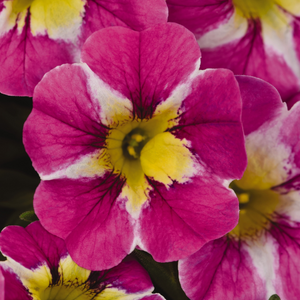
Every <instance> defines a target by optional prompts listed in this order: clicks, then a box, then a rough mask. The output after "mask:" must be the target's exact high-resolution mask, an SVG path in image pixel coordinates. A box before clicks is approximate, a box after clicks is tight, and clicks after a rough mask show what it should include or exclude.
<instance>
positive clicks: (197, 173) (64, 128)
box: [24, 24, 246, 269]
mask: <svg viewBox="0 0 300 300" xmlns="http://www.w3.org/2000/svg"><path fill="white" fill-rule="evenodd" d="M199 58H200V51H199V47H198V45H197V43H196V42H195V39H194V37H193V35H192V34H191V33H190V32H189V31H188V30H186V29H184V28H183V27H182V26H180V25H176V24H164V25H157V26H155V27H153V28H151V29H148V30H145V31H142V32H140V33H139V32H134V31H132V30H129V29H125V28H121V27H115V28H107V29H103V30H100V31H98V32H97V33H95V34H94V35H92V36H91V37H90V39H89V40H88V41H87V42H86V44H85V45H84V47H83V53H82V62H83V63H81V64H74V65H64V66H61V67H58V68H56V69H54V70H53V71H51V72H49V73H48V74H46V75H45V77H44V78H43V80H42V81H41V82H40V83H39V84H38V86H37V87H36V89H35V93H34V100H33V102H34V104H33V111H32V113H31V115H30V116H29V118H28V120H27V121H26V123H25V127H24V144H25V147H26V150H27V152H28V154H29V156H30V157H31V159H32V161H33V165H34V167H35V169H36V170H37V171H38V172H39V174H40V176H41V179H42V182H41V184H40V185H39V187H38V189H37V191H36V194H35V197H34V207H35V210H36V213H37V215H38V217H39V219H40V220H41V223H42V224H43V226H45V228H47V230H49V231H50V232H51V233H53V234H55V235H57V236H59V237H61V238H63V239H64V240H65V241H66V244H67V248H68V251H69V253H70V255H71V256H72V258H73V259H74V260H75V261H76V262H78V263H79V264H80V265H82V266H84V267H86V268H90V269H104V268H109V267H112V266H114V265H116V264H117V263H119V262H120V261H121V260H122V259H123V258H124V257H125V256H126V255H127V254H128V253H130V252H131V251H133V249H134V248H135V247H136V246H137V245H138V246H139V247H140V248H141V249H143V250H146V251H148V252H149V253H151V254H152V256H153V257H154V259H155V260H157V261H160V262H166V261H174V260H178V259H179V258H183V257H185V256H188V255H190V254H191V253H193V252H195V251H197V250H198V249H199V248H200V247H201V246H202V245H204V244H205V243H206V242H208V241H210V240H212V239H215V238H217V237H220V236H222V235H223V234H224V233H226V232H227V231H229V230H231V229H232V228H233V227H234V226H235V225H236V223H237V220H238V201H237V198H236V196H235V195H234V193H233V192H232V190H230V189H228V183H229V182H230V181H231V180H232V179H233V178H239V177H241V176H242V173H243V170H244V168H245V165H246V156H245V152H244V151H245V150H244V139H243V132H242V127H241V122H240V114H241V99H240V92H239V88H238V84H237V82H236V80H235V78H234V76H233V74H232V72H231V71H228V70H207V71H199V63H200V59H199ZM103 251H104V252H105V253H107V254H108V255H106V256H105V257H103V255H102V254H101V253H103Z"/></svg>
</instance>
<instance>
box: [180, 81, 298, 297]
mask: <svg viewBox="0 0 300 300" xmlns="http://www.w3.org/2000/svg"><path fill="white" fill-rule="evenodd" d="M237 79H238V82H239V84H240V88H241V94H242V99H243V116H242V120H243V125H244V129H245V135H246V151H247V156H248V166H247V169H246V171H245V173H244V175H243V177H242V179H241V180H236V181H233V182H232V184H231V187H232V188H233V189H234V191H235V192H236V194H237V196H238V198H239V203H240V219H239V223H238V225H237V226H236V227H235V228H234V229H233V230H232V231H230V232H229V233H228V234H227V235H226V236H224V237H222V238H220V239H217V240H215V241H211V242H209V243H208V244H206V245H205V246H204V247H203V248H202V249H200V251H198V252H196V253H195V254H193V255H192V256H190V257H189V258H186V259H183V260H181V261H180V262H179V276H180V281H181V284H182V287H183V289H184V291H185V292H186V294H187V295H188V297H189V298H190V299H191V300H196V299H197V300H200V299H203V300H213V299H220V298H222V299H223V298H226V299H232V300H240V299H243V300H253V299H255V300H266V299H269V297H270V296H271V295H272V294H278V295H279V296H280V298H281V299H282V300H291V299H297V298H298V297H299V295H300V276H299V275H300V269H299V258H300V191H299V187H300V124H299V118H300V105H299V104H300V103H298V104H295V105H294V106H293V108H292V109H291V110H290V111H288V110H287V108H286V106H285V104H282V102H281V99H280V97H279V94H278V92H277V91H276V89H275V88H274V87H272V86H271V85H269V84H267V83H266V82H263V81H261V80H259V79H255V78H251V77H247V76H237Z"/></svg>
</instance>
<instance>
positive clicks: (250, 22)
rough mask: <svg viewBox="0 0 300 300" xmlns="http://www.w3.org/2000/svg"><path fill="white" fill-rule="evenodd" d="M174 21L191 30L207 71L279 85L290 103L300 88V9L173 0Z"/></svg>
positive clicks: (232, 0) (249, 0) (289, 4)
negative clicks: (222, 71) (223, 70)
mask: <svg viewBox="0 0 300 300" xmlns="http://www.w3.org/2000/svg"><path fill="white" fill-rule="evenodd" d="M167 4H168V7H169V21H171V22H176V23H179V24H181V25H183V26H185V27H186V28H187V29H189V30H191V31H192V32H193V33H194V34H195V36H196V39H197V41H198V43H199V46H200V48H201V51H202V54H203V63H202V66H201V68H202V69H206V68H228V69H230V70H232V71H233V72H234V73H235V74H246V75H252V76H256V77H259V78H261V79H264V80H266V81H267V82H269V83H271V84H272V85H274V86H275V87H276V88H277V89H278V91H279V93H280V94H281V96H282V98H283V100H285V101H287V100H288V99H289V98H290V97H292V96H293V95H294V94H295V93H297V92H299V89H300V35H299V33H300V21H299V16H300V5H299V1H285V0H279V1H275V0H268V1H263V2H262V1H253V0H225V1H221V0H202V1H198V0H187V1H183V0H167Z"/></svg>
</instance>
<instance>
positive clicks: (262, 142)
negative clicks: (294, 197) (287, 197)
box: [238, 98, 300, 189]
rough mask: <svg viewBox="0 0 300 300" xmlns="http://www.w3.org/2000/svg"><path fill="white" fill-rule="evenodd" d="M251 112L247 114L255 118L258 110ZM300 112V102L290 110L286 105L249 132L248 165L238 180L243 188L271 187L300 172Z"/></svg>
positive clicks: (290, 178)
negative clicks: (275, 114) (274, 115)
mask: <svg viewBox="0 0 300 300" xmlns="http://www.w3.org/2000/svg"><path fill="white" fill-rule="evenodd" d="M270 99H271V98H270ZM249 101H251V99H250V100H249ZM247 112H248V113H249V116H248V117H247V118H251V115H250V114H251V113H254V114H256V112H254V111H253V112H251V110H248V111H247ZM245 113H246V111H245ZM299 116H300V104H295V105H294V106H293V107H292V109H291V110H290V111H287V109H286V108H285V109H284V108H282V109H281V113H280V114H278V115H277V116H276V118H273V119H272V120H269V121H268V122H265V123H264V124H263V125H262V126H260V127H259V128H258V129H257V130H255V131H253V132H251V133H250V134H248V135H247V137H246V149H247V155H248V166H247V170H246V171H245V173H244V176H243V178H242V179H241V180H239V182H238V184H239V186H240V187H241V188H243V189H266V188H271V187H275V186H277V185H282V184H283V183H284V182H287V181H289V180H292V179H293V178H294V177H295V176H298V175H299V173H300V163H299V161H300V140H299V136H300V125H299V121H298V120H299ZM254 179H255V180H254Z"/></svg>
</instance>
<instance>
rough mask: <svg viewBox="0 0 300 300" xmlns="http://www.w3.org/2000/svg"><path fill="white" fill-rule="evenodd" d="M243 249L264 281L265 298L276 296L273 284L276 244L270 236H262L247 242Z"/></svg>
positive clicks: (275, 268) (276, 263)
mask: <svg viewBox="0 0 300 300" xmlns="http://www.w3.org/2000/svg"><path fill="white" fill-rule="evenodd" d="M243 247H244V248H245V250H246V251H247V252H248V253H249V255H250V257H251V259H252V263H253V265H254V267H255V268H256V269H257V272H258V274H259V276H260V277H261V278H262V279H263V280H264V281H265V286H266V291H267V296H268V297H270V296H271V295H273V294H276V292H275V288H274V285H273V282H274V280H275V270H277V269H278V260H277V255H276V253H277V244H276V242H275V241H274V239H273V238H272V237H271V236H270V235H267V234H266V235H265V234H262V236H261V237H259V238H258V239H255V240H248V241H247V242H246V243H243Z"/></svg>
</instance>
